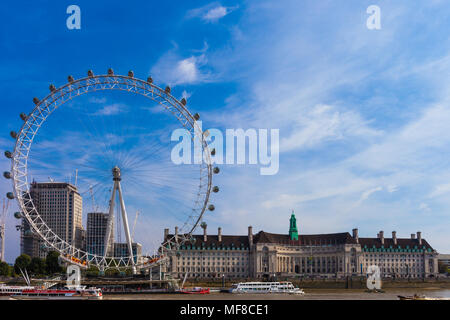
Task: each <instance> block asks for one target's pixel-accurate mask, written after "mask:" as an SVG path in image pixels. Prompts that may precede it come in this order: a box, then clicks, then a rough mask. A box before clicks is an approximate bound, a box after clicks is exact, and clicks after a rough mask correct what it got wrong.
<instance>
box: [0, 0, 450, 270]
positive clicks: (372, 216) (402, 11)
mask: <svg viewBox="0 0 450 320" xmlns="http://www.w3.org/2000/svg"><path fill="white" fill-rule="evenodd" d="M72 4H76V5H78V6H79V7H80V9H81V29H73V30H69V29H68V28H67V26H66V19H67V18H68V17H69V14H67V13H66V9H67V7H68V6H69V5H72ZM370 5H377V6H379V8H380V12H381V29H375V30H370V29H368V28H367V25H366V21H367V19H368V18H369V16H370V14H368V13H367V12H366V9H367V8H368V7H369V6H370ZM449 18H450V4H449V3H448V2H446V1H438V0H434V1H431V0H430V1H410V0H409V1H406V0H400V1H395V2H392V1H381V0H371V1H364V0H359V1H353V0H352V1H345V2H343V1H326V0H321V1H307V0H305V1H264V0H260V1H217V2H210V1H196V2H187V1H172V2H170V3H164V2H161V1H159V2H155V1H134V2H133V3H132V4H131V3H129V2H123V1H95V2H92V1H76V2H72V1H70V2H69V1H57V2H56V1H52V2H51V1H39V2H30V1H21V0H19V1H15V2H14V3H10V4H9V5H8V7H5V8H3V10H2V11H1V12H0V24H1V28H0V70H1V72H0V95H1V97H2V104H1V106H0V108H1V111H2V120H3V121H2V123H3V127H2V128H3V134H2V135H0V147H1V148H2V149H3V150H11V149H12V148H13V141H12V139H11V138H10V137H9V131H10V130H16V131H17V130H18V129H19V128H20V125H21V120H20V118H19V114H20V112H26V113H28V112H30V111H31V109H32V107H33V102H32V99H33V97H39V98H42V97H44V96H46V95H47V94H48V86H49V84H50V83H53V84H55V86H56V87H58V86H61V85H63V84H65V83H66V81H67V76H68V75H73V76H74V77H75V78H80V77H83V76H85V75H86V72H87V70H89V69H92V70H93V71H94V73H95V74H105V73H106V70H107V69H108V68H113V69H114V71H115V72H116V74H126V73H127V72H128V70H133V71H134V74H135V76H136V77H137V78H141V79H146V77H147V76H148V75H151V76H152V77H153V79H154V81H155V83H156V84H157V85H159V86H161V87H165V86H166V85H169V86H171V88H172V93H173V95H174V96H175V97H178V98H181V97H186V98H187V100H188V108H189V110H190V111H191V112H193V113H194V112H198V113H199V114H200V115H201V120H202V122H203V128H204V129H206V128H218V129H219V130H222V131H225V130H226V129H228V128H234V129H236V128H243V129H250V128H255V129H279V136H280V141H279V143H280V155H279V158H280V165H279V171H278V173H277V174H275V175H266V176H264V175H260V171H259V166H258V165H249V164H247V165H227V164H224V165H221V166H220V168H221V172H220V174H218V175H215V176H214V180H213V181H214V183H213V184H214V185H218V186H219V187H220V192H219V193H218V194H214V195H213V196H212V198H211V203H214V205H215V207H216V210H215V211H213V212H207V213H206V214H205V216H204V221H206V222H207V223H208V232H209V233H213V234H216V232H217V227H219V226H220V227H222V228H223V233H224V234H246V233H247V227H248V226H249V225H252V226H253V230H254V231H255V232H258V231H259V230H264V231H267V232H273V233H287V232H288V229H289V217H290V214H291V211H292V210H294V212H295V214H296V217H297V223H298V228H299V232H300V233H303V234H313V233H334V232H347V231H349V232H351V229H352V228H358V229H359V234H360V236H361V237H376V234H377V233H378V232H379V231H380V230H384V232H385V235H390V232H391V231H393V230H395V231H397V235H398V237H405V238H408V237H410V234H411V233H415V232H417V231H422V235H423V238H425V239H426V240H427V241H428V242H429V243H430V244H431V245H432V246H433V247H434V248H435V249H436V250H438V252H441V253H448V252H450V241H449V234H448V230H449V226H450V213H449V209H450V197H449V195H450V179H449V178H450V164H449V161H448V159H449V156H450V130H448V126H449V123H450V104H449V102H450V101H449V100H450V99H449V98H450V95H449V92H450V90H449V89H450V88H449V86H450V85H449V84H450V81H449V80H450V79H449V78H450V39H449V35H448V33H447V32H446V30H448V29H449V24H450V22H449V21H450V19H449ZM63 108H65V109H63ZM83 108H84V109H83ZM77 110H78V116H79V117H80V118H81V120H80V122H77V120H75V117H72V116H70V115H73V114H75V113H76V112H77ZM83 110H84V111H83ZM145 111H147V113H145V117H149V118H148V121H154V122H147V120H146V119H147V118H142V117H141V115H143V114H144V112H145ZM54 115H55V118H52V120H51V121H50V120H49V123H48V125H47V126H46V127H45V128H44V129H43V131H42V134H41V133H39V134H40V136H39V139H41V140H39V139H38V140H37V141H38V143H37V144H36V148H35V149H36V150H34V149H33V151H36V153H35V154H33V153H32V163H31V164H30V166H31V165H33V161H34V165H36V167H35V168H36V169H35V170H36V171H35V172H36V173H35V176H36V177H39V178H41V179H45V178H43V177H47V172H45V168H46V167H45V166H44V165H42V164H45V163H47V162H50V167H51V168H50V167H47V170H48V172H49V173H48V175H53V177H55V176H56V175H57V173H56V172H53V171H52V170H53V169H54V168H59V167H61V166H62V165H63V164H67V165H69V167H68V168H65V167H64V172H59V174H60V175H61V179H72V177H70V178H68V177H69V175H71V174H72V173H70V172H73V171H74V169H75V168H76V165H77V164H76V163H75V162H73V163H70V161H69V160H67V159H68V158H69V159H72V158H71V157H69V155H70V152H71V151H70V150H67V148H66V149H65V148H63V147H62V146H64V145H65V146H67V145H68V144H69V145H70V144H71V143H74V144H75V145H76V146H77V147H79V148H80V149H79V151H86V154H88V155H91V154H93V153H91V151H92V148H93V146H92V145H89V144H86V143H84V142H85V141H86V139H83V136H84V137H86V132H85V131H90V132H91V134H94V135H97V137H105V139H106V136H105V135H106V134H111V135H108V137H109V138H110V140H111V141H115V142H117V145H118V150H121V152H124V153H130V154H132V156H133V157H135V158H134V159H135V160H136V161H137V160H139V161H138V162H137V163H138V165H137V166H138V167H139V166H142V167H145V168H146V169H148V170H152V168H150V167H147V166H148V165H150V164H157V161H155V162H151V161H148V157H146V156H145V155H146V151H143V152H135V151H132V150H131V148H132V147H135V148H137V149H139V150H141V149H142V148H143V147H144V144H145V143H144V142H143V141H142V140H133V141H139V142H140V143H141V144H138V143H136V144H135V145H130V144H129V143H128V142H127V141H129V140H127V138H126V137H125V136H124V135H123V132H127V133H128V132H129V131H124V130H125V129H129V128H131V127H133V126H135V127H138V126H137V124H138V122H139V124H142V123H145V124H146V126H144V131H145V134H151V135H152V138H149V140H145V141H147V142H148V141H150V143H147V144H145V145H146V146H147V147H148V148H147V149H145V150H148V152H151V150H152V147H153V146H159V147H161V148H163V150H166V151H167V150H170V146H171V144H170V143H171V142H170V141H169V138H168V137H169V133H170V132H171V130H172V129H174V128H175V127H176V123H174V122H172V120H171V119H170V118H169V117H165V116H164V115H161V114H160V112H159V110H158V109H157V106H155V105H153V104H151V103H150V102H147V101H144V100H142V99H141V100H140V99H138V98H134V97H129V96H128V95H121V96H119V95H115V94H110V93H107V94H106V93H105V94H104V95H103V94H102V93H96V94H94V95H92V96H89V97H88V96H86V97H84V98H80V99H79V100H74V101H73V102H71V103H70V104H68V105H67V106H64V107H61V109H60V110H57V111H56V112H55V113H54ZM52 117H53V115H52ZM58 117H59V118H58ZM97 118H101V119H102V120H101V121H103V122H100V121H99V122H96V121H97V120H95V119H97ZM58 119H62V120H61V121H64V122H63V123H64V125H62V123H61V122H59V121H58ZM92 119H94V120H92ZM92 121H93V122H92ZM109 121H110V122H111V123H115V124H116V125H117V129H114V130H116V131H115V132H107V130H108V129H109V128H110V127H109V126H108V125H107V123H108V122H109ZM80 123H85V124H86V123H88V124H90V125H89V126H88V128H85V127H83V126H82V125H79V124H80ZM150 123H153V124H154V125H150ZM97 127H98V129H97ZM114 128H116V127H114ZM97 130H98V131H99V132H97ZM102 130H103V133H102ZM114 130H113V131H114ZM136 132H137V131H136ZM113 133H116V135H113ZM120 133H122V135H121V134H120ZM120 137H122V138H123V140H120V141H119V140H118V139H119V138H120ZM142 137H143V136H141V138H142ZM39 142H40V143H41V145H40V148H39ZM51 142H54V143H53V144H51ZM55 142H57V144H56V143H55ZM127 148H129V149H127ZM155 148H156V147H155ZM39 150H41V152H39ZM50 151H54V152H50ZM55 154H56V155H57V156H54V155H55ZM137 154H138V155H137ZM149 154H150V153H149ZM165 154H166V153H164V152H162V153H161V156H160V157H159V160H161V163H162V162H164V159H165V158H164V155H165ZM93 159H94V158H93ZM146 159H147V160H146ZM166 160H167V159H166ZM67 161H69V162H67ZM86 161H92V159H91V160H89V159H87V160H86ZM96 163H98V162H96ZM47 164H48V163H47ZM71 164H73V166H70V165H71ZM102 165H103V164H102V163H100V164H99V166H102ZM0 166H1V167H2V168H3V171H6V170H8V168H9V166H10V164H9V162H8V160H7V159H6V158H5V157H3V156H2V158H1V159H0ZM178 169H179V168H178ZM178 169H177V168H174V167H173V166H172V167H171V169H170V171H167V172H166V174H169V175H170V177H169V178H170V179H171V180H170V181H171V183H173V184H174V186H173V187H174V188H175V187H182V189H183V190H184V191H183V192H186V194H187V191H186V190H189V191H190V190H192V188H191V186H189V188H188V187H187V186H188V183H190V182H192V181H193V180H192V179H193V178H192V176H191V175H190V174H186V175H184V174H178V171H177V170H178ZM191 169H192V168H190V169H188V170H191ZM39 170H40V171H39ZM50 171H52V172H50ZM154 171H155V170H154ZM183 172H188V171H183ZM80 173H81V172H80ZM91 174H92V172H91ZM136 175H138V176H139V179H140V180H141V182H140V183H141V184H139V183H135V187H137V188H139V186H140V187H141V188H142V187H144V186H145V184H146V183H148V181H147V180H146V179H147V178H146V176H145V175H144V176H142V175H139V174H137V173H136ZM87 178H88V177H87V176H86V175H85V176H83V175H81V176H80V180H83V179H85V180H87ZM176 179H179V180H176ZM124 183H125V182H124ZM142 184H144V185H142ZM124 189H125V188H124ZM10 190H11V182H10V181H8V180H5V179H2V180H1V181H0V192H1V194H6V192H8V191H10ZM105 190H106V189H105ZM105 190H104V194H103V195H105V194H107V190H106V191H105ZM127 190H129V191H127V192H128V195H127V197H129V198H130V200H129V202H128V203H127V206H128V207H129V208H130V209H129V220H131V221H132V220H133V219H134V212H135V211H137V210H141V211H143V212H144V213H145V212H150V213H149V214H147V215H145V214H143V215H142V216H140V217H139V220H138V221H139V223H138V225H139V227H138V229H137V230H136V234H137V235H136V236H137V237H138V236H139V237H140V239H143V240H140V241H141V242H145V239H144V238H146V237H148V238H151V241H157V239H158V237H161V236H162V233H163V230H162V229H163V228H164V227H167V228H170V229H171V230H173V228H174V226H175V225H177V224H179V223H180V220H181V218H180V217H179V216H178V215H177V212H178V211H180V212H181V205H180V207H179V206H178V204H177V203H175V202H171V199H172V198H171V197H170V196H168V198H167V199H168V200H167V201H166V200H165V198H164V196H167V194H168V192H165V189H163V188H159V189H155V191H154V192H149V193H146V194H144V195H141V197H140V199H134V198H133V195H134V193H135V192H138V191H134V189H133V188H132V187H130V188H129V189H127ZM146 190H147V189H146ZM84 191H85V192H86V190H84ZM124 193H125V191H124ZM148 194H152V195H153V196H154V197H160V200H159V201H156V200H155V199H153V198H149V197H148ZM84 195H86V197H84V203H85V204H86V205H87V203H88V202H90V200H89V197H88V196H87V194H86V193H84ZM175 197H179V199H178V200H180V199H182V200H181V201H182V202H183V201H184V200H185V197H184V193H180V194H177V195H176V196H173V198H175ZM100 198H101V197H100V196H99V197H98V199H97V200H98V201H99V202H101V201H103V202H102V203H103V204H105V203H106V200H100ZM146 199H147V202H146V201H145V200H146ZM153 201H154V202H153ZM186 201H187V200H186ZM186 203H187V202H186ZM183 205H184V203H183ZM164 206H166V207H170V208H168V209H167V208H166V209H167V210H166V209H165V207H164ZM13 207H16V206H15V205H14V204H13ZM149 208H150V209H151V210H150V209H149ZM156 208H158V209H156ZM86 210H89V209H88V208H86ZM14 211H15V209H14V208H12V209H11V210H10V212H9V213H8V217H7V232H6V238H7V240H6V241H7V248H6V258H7V260H8V261H10V262H12V261H13V260H14V259H15V257H16V256H17V255H18V254H19V252H20V245H19V234H18V232H17V231H16V230H15V225H16V224H17V220H15V219H14V218H13V216H12V214H13V212H14ZM149 241H150V240H149Z"/></svg>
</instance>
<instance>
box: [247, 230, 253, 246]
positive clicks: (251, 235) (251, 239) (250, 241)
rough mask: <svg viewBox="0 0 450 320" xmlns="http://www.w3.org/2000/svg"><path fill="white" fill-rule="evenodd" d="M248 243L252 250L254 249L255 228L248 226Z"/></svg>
mask: <svg viewBox="0 0 450 320" xmlns="http://www.w3.org/2000/svg"><path fill="white" fill-rule="evenodd" d="M248 243H249V245H250V248H251V247H253V228H252V226H248Z"/></svg>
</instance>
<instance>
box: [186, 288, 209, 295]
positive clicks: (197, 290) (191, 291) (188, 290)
mask: <svg viewBox="0 0 450 320" xmlns="http://www.w3.org/2000/svg"><path fill="white" fill-rule="evenodd" d="M209 292H210V290H209V288H202V287H193V288H181V289H179V290H178V293H185V294H209Z"/></svg>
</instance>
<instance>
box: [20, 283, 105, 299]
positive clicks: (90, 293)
mask: <svg viewBox="0 0 450 320" xmlns="http://www.w3.org/2000/svg"><path fill="white" fill-rule="evenodd" d="M11 298H13V299H17V300H101V299H103V295H102V291H101V289H98V288H86V287H85V286H78V287H70V288H67V287H66V288H62V289H43V288H42V289H41V288H32V289H23V290H21V292H19V293H16V294H13V295H11Z"/></svg>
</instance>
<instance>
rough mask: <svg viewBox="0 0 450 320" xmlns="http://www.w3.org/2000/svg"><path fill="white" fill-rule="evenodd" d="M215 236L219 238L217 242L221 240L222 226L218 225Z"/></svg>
mask: <svg viewBox="0 0 450 320" xmlns="http://www.w3.org/2000/svg"><path fill="white" fill-rule="evenodd" d="M217 238H218V240H219V242H222V228H221V227H219V229H217Z"/></svg>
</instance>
